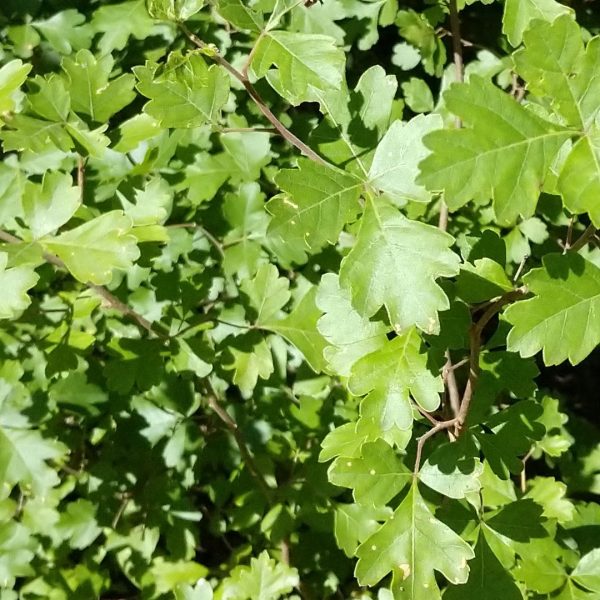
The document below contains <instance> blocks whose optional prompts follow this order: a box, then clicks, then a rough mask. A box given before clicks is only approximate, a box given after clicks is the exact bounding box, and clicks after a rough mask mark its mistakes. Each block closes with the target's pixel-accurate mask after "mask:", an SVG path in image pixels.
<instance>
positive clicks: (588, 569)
mask: <svg viewBox="0 0 600 600" xmlns="http://www.w3.org/2000/svg"><path fill="white" fill-rule="evenodd" d="M571 577H572V578H573V579H574V580H575V581H576V582H577V583H578V584H579V585H581V586H583V587H584V588H585V589H586V590H590V591H591V592H597V593H600V548H596V549H595V550H592V551H591V552H588V553H587V554H586V555H585V556H583V557H582V558H581V560H580V561H579V563H578V564H577V566H576V567H575V568H574V569H573V572H572V573H571Z"/></svg>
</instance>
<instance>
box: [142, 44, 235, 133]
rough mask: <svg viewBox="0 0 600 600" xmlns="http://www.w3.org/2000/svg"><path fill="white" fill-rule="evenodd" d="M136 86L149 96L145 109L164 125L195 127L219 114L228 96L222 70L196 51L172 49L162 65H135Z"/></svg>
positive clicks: (214, 119) (227, 87) (208, 121)
mask: <svg viewBox="0 0 600 600" xmlns="http://www.w3.org/2000/svg"><path fill="white" fill-rule="evenodd" d="M134 73H135V75H136V77H137V78H138V84H137V89H138V90H139V91H140V93H141V94H143V95H144V96H146V98H149V99H150V102H148V103H147V104H146V105H145V106H144V112H146V113H147V114H149V115H150V116H151V117H154V118H155V119H156V120H157V121H158V122H159V123H160V124H161V125H162V126H163V127H176V128H177V127H181V128H191V127H198V126H200V125H203V124H204V123H212V122H214V121H216V120H217V118H218V117H219V114H220V111H221V108H222V107H223V105H224V104H225V102H226V101H227V97H228V95H229V80H228V77H227V74H226V73H225V71H223V69H221V68H219V67H218V66H217V65H211V66H210V67H209V66H208V65H207V64H206V61H205V60H204V58H203V57H202V56H201V55H199V54H196V53H191V54H187V55H186V56H183V55H182V54H181V53H180V52H172V53H171V54H170V55H169V58H168V59H167V63H166V64H165V65H160V66H159V65H158V64H156V63H152V62H147V63H146V65H145V66H143V67H136V68H135V69H134Z"/></svg>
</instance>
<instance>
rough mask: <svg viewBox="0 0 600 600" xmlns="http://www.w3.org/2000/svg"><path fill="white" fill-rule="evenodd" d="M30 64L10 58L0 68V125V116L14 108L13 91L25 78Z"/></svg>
mask: <svg viewBox="0 0 600 600" xmlns="http://www.w3.org/2000/svg"><path fill="white" fill-rule="evenodd" d="M29 71H31V65H29V64H23V62H22V61H20V60H18V59H14V60H11V61H9V62H7V63H6V64H5V65H3V66H2V68H0V126H1V125H2V123H3V121H2V118H1V116H2V115H4V114H5V113H8V112H11V111H13V110H14V108H15V93H16V92H17V90H18V89H19V88H20V87H21V86H22V85H23V83H24V82H25V80H26V79H27V73H29Z"/></svg>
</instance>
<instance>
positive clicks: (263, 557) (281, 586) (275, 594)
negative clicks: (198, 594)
mask: <svg viewBox="0 0 600 600" xmlns="http://www.w3.org/2000/svg"><path fill="white" fill-rule="evenodd" d="M298 581H299V579H298V571H296V569H294V568H292V567H288V566H287V565H284V564H282V563H278V562H276V561H275V560H273V559H272V558H270V557H269V555H268V553H267V551H266V550H265V551H263V552H261V553H260V555H259V557H258V558H252V559H251V560H250V567H245V566H240V567H236V568H235V569H233V571H232V572H231V574H230V576H229V577H228V578H227V579H225V580H224V581H223V584H222V586H221V588H220V591H221V595H220V596H219V597H220V598H221V599H222V600H278V598H281V597H282V596H283V595H285V594H288V593H289V592H291V591H292V589H293V588H294V587H295V586H297V585H298Z"/></svg>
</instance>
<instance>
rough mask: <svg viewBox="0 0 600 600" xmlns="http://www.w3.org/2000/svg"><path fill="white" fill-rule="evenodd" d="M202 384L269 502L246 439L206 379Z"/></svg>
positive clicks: (263, 481)
mask: <svg viewBox="0 0 600 600" xmlns="http://www.w3.org/2000/svg"><path fill="white" fill-rule="evenodd" d="M204 386H205V388H206V389H205V393H204V396H205V397H206V401H207V403H208V405H209V406H210V408H211V409H212V410H213V412H214V413H215V414H216V415H217V417H219V419H220V420H221V421H222V423H223V424H224V425H225V427H226V428H227V429H228V430H229V432H230V433H231V435H232V436H233V439H234V440H235V443H236V445H237V447H238V449H239V451H240V455H241V457H242V460H243V461H244V464H245V465H246V467H247V468H248V471H249V473H250V475H252V477H253V478H254V480H255V481H256V483H257V484H258V487H259V488H260V491H261V492H262V494H263V496H264V497H265V499H266V500H267V503H268V504H271V503H272V498H271V488H270V487H269V484H268V483H267V480H266V479H265V478H264V477H263V474H262V473H261V471H260V469H259V468H258V465H257V464H256V462H255V461H254V457H253V456H252V454H251V452H250V449H249V448H248V445H247V444H246V440H245V439H244V435H243V434H242V432H241V431H240V429H239V427H238V424H237V423H236V422H235V421H234V419H233V418H232V417H231V416H230V414H229V413H228V412H227V411H226V410H225V408H224V407H223V405H222V404H221V403H220V402H219V399H218V397H217V393H216V391H215V389H214V388H213V386H212V384H211V383H210V381H209V380H208V379H206V380H204Z"/></svg>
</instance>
